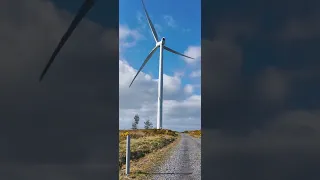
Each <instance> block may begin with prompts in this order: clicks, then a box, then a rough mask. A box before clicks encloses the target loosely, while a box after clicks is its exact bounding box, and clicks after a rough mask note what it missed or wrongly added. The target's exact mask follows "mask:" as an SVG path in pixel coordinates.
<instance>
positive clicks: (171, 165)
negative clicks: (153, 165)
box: [153, 133, 201, 180]
mask: <svg viewBox="0 0 320 180" xmlns="http://www.w3.org/2000/svg"><path fill="white" fill-rule="evenodd" d="M153 179H154V180H168V179H170V180H200V179H201V139H198V138H193V137H191V136H189V135H188V134H184V133H181V140H180V142H179V143H178V144H177V146H176V147H175V148H174V149H173V152H172V153H171V155H170V157H169V158H168V159H167V160H166V161H165V162H164V163H163V164H162V165H161V166H160V167H158V168H157V170H156V171H155V172H154V173H153Z"/></svg>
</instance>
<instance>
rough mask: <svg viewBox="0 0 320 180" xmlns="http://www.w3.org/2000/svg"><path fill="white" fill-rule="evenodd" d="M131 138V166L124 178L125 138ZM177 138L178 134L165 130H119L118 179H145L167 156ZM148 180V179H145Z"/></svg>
mask: <svg viewBox="0 0 320 180" xmlns="http://www.w3.org/2000/svg"><path fill="white" fill-rule="evenodd" d="M128 134H129V135H130V137H131V147H130V148H131V161H130V162H131V164H130V171H131V174H130V176H129V177H126V176H125V174H124V173H125V161H126V157H125V156H126V152H125V149H126V136H127V135H128ZM177 138H179V133H177V132H175V131H171V130H166V129H161V130H157V129H150V130H120V132H119V168H120V172H119V176H120V179H130V178H134V179H145V178H147V177H148V176H149V175H148V173H145V172H148V171H150V170H152V168H153V167H155V166H157V164H154V163H155V162H156V163H160V162H161V160H162V159H164V157H165V156H166V154H168V151H169V150H170V148H171V147H172V146H173V145H174V144H175V143H173V142H176V141H175V140H177ZM147 179H148V178H147Z"/></svg>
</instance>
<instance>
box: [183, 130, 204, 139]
mask: <svg viewBox="0 0 320 180" xmlns="http://www.w3.org/2000/svg"><path fill="white" fill-rule="evenodd" d="M184 133H187V134H189V135H190V136H192V137H195V138H201V130H193V131H184Z"/></svg>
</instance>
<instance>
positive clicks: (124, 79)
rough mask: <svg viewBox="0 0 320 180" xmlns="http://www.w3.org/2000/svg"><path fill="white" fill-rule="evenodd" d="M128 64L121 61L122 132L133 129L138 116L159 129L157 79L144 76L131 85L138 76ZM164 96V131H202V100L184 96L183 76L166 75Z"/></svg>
mask: <svg viewBox="0 0 320 180" xmlns="http://www.w3.org/2000/svg"><path fill="white" fill-rule="evenodd" d="M136 72H137V70H136V69H134V68H133V67H132V66H131V65H130V64H128V63H127V62H126V61H125V60H119V96H120V97H119V106H120V107H119V108H120V115H119V119H120V122H119V124H120V129H127V128H130V127H131V122H132V120H133V117H134V115H135V114H139V116H140V119H141V122H140V126H139V127H142V124H143V122H144V121H145V120H147V119H150V121H151V122H152V123H153V126H154V127H156V110H157V94H158V83H157V79H155V78H153V77H152V76H151V75H149V74H146V73H144V72H140V74H139V75H138V77H137V78H136V80H135V82H134V83H133V84H132V86H131V87H130V88H129V84H130V82H131V80H132V78H133V77H134V75H135V74H136ZM163 86H164V87H163V88H164V92H163V93H164V95H163V98H164V100H163V128H170V129H175V130H185V129H199V128H200V127H201V120H200V108H201V105H200V104H201V96H200V95H192V93H189V94H188V96H186V95H185V94H184V88H181V86H182V84H181V76H179V75H178V74H175V75H174V76H169V75H166V74H164V84H163Z"/></svg>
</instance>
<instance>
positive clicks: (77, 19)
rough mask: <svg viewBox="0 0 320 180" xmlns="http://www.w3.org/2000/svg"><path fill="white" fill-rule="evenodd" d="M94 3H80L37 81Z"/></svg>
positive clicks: (89, 1)
mask: <svg viewBox="0 0 320 180" xmlns="http://www.w3.org/2000/svg"><path fill="white" fill-rule="evenodd" d="M93 5H94V0H85V2H84V3H83V4H82V6H81V7H80V9H79V11H78V13H77V15H76V16H75V18H74V19H73V20H72V22H71V24H70V26H69V28H68V30H67V31H66V32H65V34H64V35H63V36H62V38H61V40H60V42H59V44H58V46H57V47H56V49H55V50H54V51H53V53H52V55H51V57H50V59H49V62H48V63H47V65H46V67H45V68H44V70H43V71H42V74H41V76H40V79H39V81H41V80H42V79H43V77H44V75H45V74H46V72H47V71H48V69H49V67H50V65H51V64H52V62H53V61H54V59H55V57H56V56H57V55H58V53H59V52H60V50H61V48H62V47H63V45H64V44H65V43H66V42H67V40H68V39H69V37H70V36H71V34H72V32H73V31H74V29H75V28H76V27H77V26H78V24H79V22H80V21H81V20H82V19H83V17H84V16H85V15H86V14H87V12H88V11H89V10H90V9H91V8H92V6H93Z"/></svg>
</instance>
